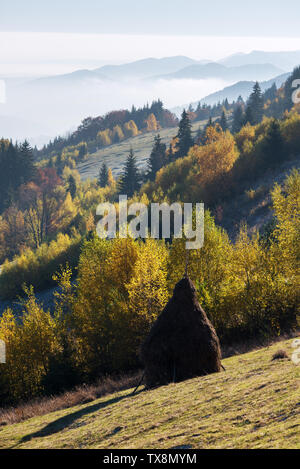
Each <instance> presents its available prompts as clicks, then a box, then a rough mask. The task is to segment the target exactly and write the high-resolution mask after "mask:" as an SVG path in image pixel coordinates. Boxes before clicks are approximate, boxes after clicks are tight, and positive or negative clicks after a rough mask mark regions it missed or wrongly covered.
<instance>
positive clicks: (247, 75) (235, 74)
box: [157, 62, 283, 81]
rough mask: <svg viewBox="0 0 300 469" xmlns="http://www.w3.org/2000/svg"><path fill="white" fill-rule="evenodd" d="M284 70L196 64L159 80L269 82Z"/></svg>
mask: <svg viewBox="0 0 300 469" xmlns="http://www.w3.org/2000/svg"><path fill="white" fill-rule="evenodd" d="M282 72H283V70H282V69H280V68H278V67H276V66H275V65H272V64H268V63H266V64H258V65H242V66H238V67H227V66H225V65H222V64H219V63H215V62H211V63H208V64H194V65H190V66H188V67H185V68H183V69H181V70H179V71H178V72H175V73H172V74H168V75H160V76H159V77H157V78H161V79H166V80H171V79H194V80H205V79H207V78H218V79H222V80H226V81H240V80H258V81H261V80H268V79H270V78H272V77H274V76H276V75H279V74H280V73H282Z"/></svg>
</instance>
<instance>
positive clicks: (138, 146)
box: [77, 121, 207, 181]
mask: <svg viewBox="0 0 300 469" xmlns="http://www.w3.org/2000/svg"><path fill="white" fill-rule="evenodd" d="M206 122H207V121H201V122H199V121H198V122H195V123H193V124H192V131H193V133H196V132H197V130H198V129H199V127H203V126H204V125H205V124H206ZM177 131H178V129H177V127H173V128H169V129H161V130H160V131H159V132H149V133H145V134H141V135H138V136H137V137H133V138H129V139H127V140H124V141H123V142H121V143H116V144H114V145H110V146H109V147H106V148H104V149H102V150H99V151H97V152H96V153H93V154H92V155H91V156H90V157H89V158H88V159H87V160H86V161H84V162H83V163H80V164H78V166H77V169H78V171H79V173H80V175H81V178H82V180H83V181H84V180H85V179H87V178H91V179H93V178H97V177H98V174H99V169H100V167H101V165H102V163H103V162H105V163H106V164H107V166H109V167H110V168H111V170H112V172H113V174H114V175H115V176H116V175H118V174H119V173H120V170H121V169H122V166H123V165H124V163H125V161H126V158H127V156H128V153H129V150H130V148H131V147H132V148H133V150H134V152H135V156H136V158H137V163H138V166H139V168H140V169H144V168H145V167H146V162H147V159H148V158H149V156H150V153H151V150H152V147H153V141H154V137H155V135H157V134H158V133H159V134H160V136H161V138H162V141H163V142H164V143H166V145H169V143H170V141H171V140H172V138H173V137H175V136H176V134H177Z"/></svg>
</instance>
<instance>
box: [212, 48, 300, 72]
mask: <svg viewBox="0 0 300 469" xmlns="http://www.w3.org/2000/svg"><path fill="white" fill-rule="evenodd" d="M219 63H221V64H223V65H226V66H228V67H237V66H241V65H250V64H264V63H270V64H273V65H275V66H276V67H279V68H282V69H283V70H284V71H286V72H287V71H288V70H292V69H293V68H294V67H296V66H297V65H299V64H300V51H282V52H265V51H257V50H254V51H252V52H250V53H248V54H244V53H238V54H233V55H231V56H229V57H225V58H224V59H222V60H220V61H219Z"/></svg>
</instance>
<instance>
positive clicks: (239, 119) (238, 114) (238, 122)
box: [231, 104, 243, 134]
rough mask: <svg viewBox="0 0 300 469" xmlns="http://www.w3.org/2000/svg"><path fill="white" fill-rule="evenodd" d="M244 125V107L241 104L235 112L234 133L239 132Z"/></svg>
mask: <svg viewBox="0 0 300 469" xmlns="http://www.w3.org/2000/svg"><path fill="white" fill-rule="evenodd" d="M242 125H243V109H242V106H241V105H240V104H238V106H237V107H236V108H235V110H234V113H233V122H232V128H231V130H232V133H234V134H235V133H237V132H239V131H240V130H241V128H242Z"/></svg>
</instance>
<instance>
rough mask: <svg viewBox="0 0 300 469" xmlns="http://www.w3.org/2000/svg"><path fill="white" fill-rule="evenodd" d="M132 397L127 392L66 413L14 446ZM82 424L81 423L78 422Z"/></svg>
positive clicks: (58, 429) (63, 427)
mask: <svg viewBox="0 0 300 469" xmlns="http://www.w3.org/2000/svg"><path fill="white" fill-rule="evenodd" d="M141 392H143V389H142V390H141V391H139V392H136V393H135V395H134V396H137V395H138V394H140V393H141ZM130 397H133V394H127V395H125V396H121V397H115V398H114V399H109V400H108V401H105V402H99V403H98V404H94V405H91V406H89V407H85V408H84V409H80V410H78V411H77V412H73V413H72V414H68V415H65V416H64V417H61V418H59V419H57V420H54V421H53V422H50V423H49V424H48V425H46V426H45V427H44V428H42V429H41V430H39V431H37V432H35V433H30V434H29V435H26V436H24V437H23V438H22V439H21V440H20V441H19V442H18V443H17V444H16V445H14V446H13V447H16V446H18V445H20V444H22V443H26V442H28V441H30V440H32V439H33V438H43V437H44V436H49V435H54V434H55V433H58V432H60V431H62V430H64V429H66V428H68V427H70V426H71V425H73V424H74V423H75V422H76V420H78V419H80V418H81V417H84V416H86V415H89V414H92V413H93V412H97V411H98V410H102V409H105V408H106V407H108V406H110V405H113V404H116V403H117V402H120V401H122V400H124V399H128V398H130ZM78 426H80V423H79V424H78Z"/></svg>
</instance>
